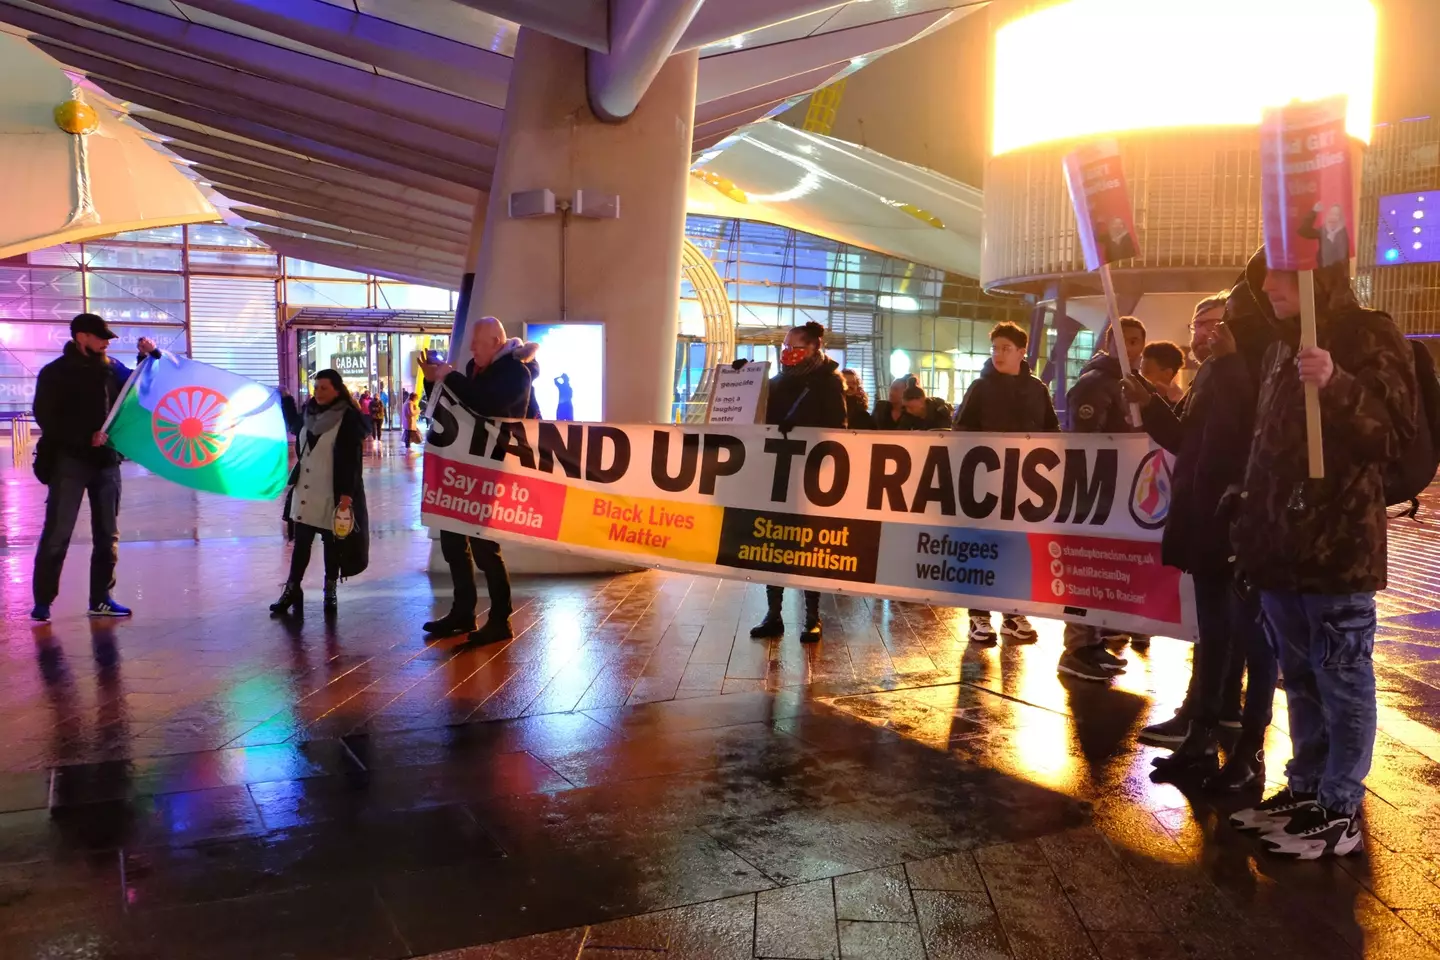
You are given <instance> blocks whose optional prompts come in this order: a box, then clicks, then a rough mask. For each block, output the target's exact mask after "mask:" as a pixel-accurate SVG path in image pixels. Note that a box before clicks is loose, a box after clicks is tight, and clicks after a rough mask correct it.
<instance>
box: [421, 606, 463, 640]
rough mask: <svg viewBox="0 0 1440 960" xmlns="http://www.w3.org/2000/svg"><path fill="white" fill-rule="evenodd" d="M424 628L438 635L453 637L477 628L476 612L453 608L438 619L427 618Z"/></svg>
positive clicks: (427, 631)
mask: <svg viewBox="0 0 1440 960" xmlns="http://www.w3.org/2000/svg"><path fill="white" fill-rule="evenodd" d="M422 629H423V630H424V631H425V632H426V633H429V634H432V635H434V636H437V637H453V636H455V635H456V634H460V633H470V632H472V631H473V630H474V629H475V614H473V613H459V612H457V611H455V610H451V611H450V612H449V613H447V614H445V616H443V617H441V618H440V619H438V620H427V621H426V622H425V624H424V625H423V627H422Z"/></svg>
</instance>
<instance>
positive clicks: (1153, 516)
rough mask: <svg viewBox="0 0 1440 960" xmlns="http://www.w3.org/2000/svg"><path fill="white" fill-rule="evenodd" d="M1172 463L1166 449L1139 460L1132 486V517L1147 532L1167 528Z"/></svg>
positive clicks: (1153, 451) (1153, 452)
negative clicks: (1166, 519) (1165, 526)
mask: <svg viewBox="0 0 1440 960" xmlns="http://www.w3.org/2000/svg"><path fill="white" fill-rule="evenodd" d="M1170 488H1171V477H1170V460H1169V458H1168V457H1167V456H1166V455H1165V451H1164V450H1152V451H1150V452H1149V453H1147V454H1146V455H1145V458H1144V459H1143V460H1141V461H1140V466H1139V467H1138V468H1137V469H1136V470H1135V479H1134V480H1133V481H1131V483H1130V516H1131V517H1132V518H1133V519H1134V521H1135V522H1136V523H1138V524H1139V525H1140V526H1142V527H1144V528H1145V529H1146V530H1156V529H1158V528H1160V527H1163V526H1164V525H1165V518H1166V517H1167V516H1169V515H1170Z"/></svg>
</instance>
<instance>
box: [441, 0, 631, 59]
mask: <svg viewBox="0 0 1440 960" xmlns="http://www.w3.org/2000/svg"><path fill="white" fill-rule="evenodd" d="M455 2H456V3H459V4H462V5H464V6H467V7H471V8H473V9H475V10H482V11H484V12H485V13H488V14H490V15H492V16H496V17H502V18H504V19H506V20H509V21H511V22H512V23H518V24H520V26H522V27H530V28H531V29H533V30H538V31H540V32H541V33H548V34H550V36H552V37H558V38H559V39H561V40H568V41H569V42H570V43H573V44H575V45H576V46H580V47H585V48H587V49H589V50H599V51H601V52H602V53H603V52H605V51H606V50H608V49H610V46H609V43H610V31H609V30H608V29H607V26H608V24H609V22H610V19H611V18H610V6H609V4H608V3H607V2H606V0H455Z"/></svg>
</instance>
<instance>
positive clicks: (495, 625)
mask: <svg viewBox="0 0 1440 960" xmlns="http://www.w3.org/2000/svg"><path fill="white" fill-rule="evenodd" d="M514 638H515V631H514V630H512V629H511V628H510V618H509V617H508V616H507V617H497V616H494V615H492V616H490V617H489V618H488V619H486V621H485V625H484V626H483V627H481V628H480V629H479V630H474V631H471V633H470V636H469V638H468V639H467V640H466V642H467V643H471V644H474V645H475V646H483V645H485V644H487V643H499V642H500V641H501V640H513V639H514Z"/></svg>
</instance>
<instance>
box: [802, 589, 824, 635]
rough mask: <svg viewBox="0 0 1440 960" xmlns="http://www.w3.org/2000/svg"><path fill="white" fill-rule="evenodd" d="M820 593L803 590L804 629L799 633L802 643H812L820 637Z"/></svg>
mask: <svg viewBox="0 0 1440 960" xmlns="http://www.w3.org/2000/svg"><path fill="white" fill-rule="evenodd" d="M820 632H821V624H820V594H818V593H813V592H811V591H809V590H807V591H805V629H804V631H803V632H801V634H800V641H801V642H802V643H814V642H815V641H817V640H819V639H820Z"/></svg>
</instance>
